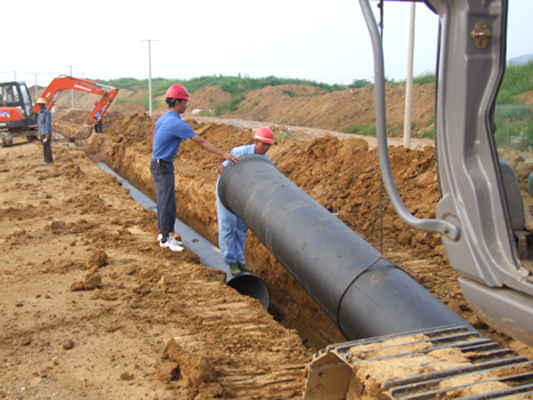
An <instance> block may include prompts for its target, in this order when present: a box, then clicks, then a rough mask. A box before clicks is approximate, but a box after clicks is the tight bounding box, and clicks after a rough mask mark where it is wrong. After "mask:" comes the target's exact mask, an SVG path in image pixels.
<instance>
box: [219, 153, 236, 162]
mask: <svg viewBox="0 0 533 400" xmlns="http://www.w3.org/2000/svg"><path fill="white" fill-rule="evenodd" d="M222 157H224V159H225V160H229V162H230V163H232V164H237V163H238V162H239V157H237V156H234V155H233V154H229V153H224V155H223V156H222Z"/></svg>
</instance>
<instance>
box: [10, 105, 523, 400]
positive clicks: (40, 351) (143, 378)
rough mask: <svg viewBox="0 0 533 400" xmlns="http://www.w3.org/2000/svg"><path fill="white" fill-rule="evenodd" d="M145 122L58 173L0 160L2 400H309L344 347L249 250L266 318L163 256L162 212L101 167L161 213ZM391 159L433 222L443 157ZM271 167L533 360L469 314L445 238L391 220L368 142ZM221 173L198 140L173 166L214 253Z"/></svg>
mask: <svg viewBox="0 0 533 400" xmlns="http://www.w3.org/2000/svg"><path fill="white" fill-rule="evenodd" d="M84 116H85V113H84V112H75V111H73V112H71V113H68V114H66V115H65V116H64V117H62V118H61V120H57V121H55V123H54V129H55V131H56V132H58V133H61V134H63V135H64V136H65V137H70V136H73V135H75V133H76V132H77V131H78V130H79V127H80V123H81V121H83V118H84ZM187 120H188V121H189V123H190V124H191V126H192V127H193V129H194V130H195V131H196V132H197V133H198V134H199V135H201V136H202V137H204V138H206V139H207V140H209V141H211V142H212V143H214V144H215V145H216V146H217V147H219V148H221V149H224V150H230V149H231V148H233V147H235V146H237V145H241V144H245V143H249V142H250V140H251V137H252V130H251V129H248V128H246V127H240V126H235V124H226V123H218V122H216V121H211V122H207V123H206V122H200V121H199V120H195V119H193V118H192V117H187ZM153 123H154V120H152V119H151V118H149V117H148V116H146V115H145V114H144V113H134V114H131V115H123V114H121V113H118V112H109V113H108V114H107V115H106V119H105V120H104V132H105V133H104V134H101V135H95V134H93V135H92V136H91V137H90V138H89V139H87V140H85V141H78V142H76V144H77V146H75V145H74V143H72V142H69V141H67V140H61V138H59V140H57V141H54V143H53V149H54V156H55V163H54V164H53V165H46V166H45V165H42V148H41V145H40V144H39V143H38V142H33V143H22V144H19V145H17V146H14V147H11V148H3V149H0V154H1V157H0V159H1V161H2V164H1V165H2V167H1V169H0V179H1V187H2V197H1V205H0V237H1V239H2V243H3V246H2V261H3V262H2V263H0V285H1V288H2V290H1V291H0V303H1V304H2V307H1V309H0V327H1V331H0V333H1V335H0V344H1V346H0V360H1V361H2V364H0V375H1V376H2V377H3V378H2V380H1V381H0V398H1V397H4V398H13V399H15V398H17V399H18V398H53V397H56V398H82V397H83V398H89V399H97V398H98V399H101V398H150V399H171V398H186V399H203V398H272V399H274V398H276V399H279V398H301V394H302V391H303V388H304V383H305V366H306V364H307V363H308V362H309V361H310V360H311V357H312V354H313V352H315V351H317V350H319V349H322V348H323V347H325V346H326V345H327V344H330V343H336V342H341V341H344V338H343V337H342V335H341V333H340V332H339V330H338V329H337V328H336V326H335V325H334V324H333V323H332V322H331V321H330V320H329V318H327V317H326V315H325V314H324V313H323V312H322V310H321V309H320V308H319V307H318V306H317V305H316V304H315V303H314V301H313V300H312V299H311V298H310V296H309V295H308V294H307V293H306V292H305V291H304V290H303V289H302V288H301V287H300V286H299V285H298V284H297V283H296V282H295V280H294V279H293V278H292V277H291V276H290V275H289V274H288V273H287V272H286V271H285V269H284V268H283V267H282V266H281V265H280V264H279V263H278V262H277V261H276V260H275V258H274V257H273V256H272V255H271V254H270V253H269V252H268V251H267V250H266V249H265V248H264V246H263V245H262V244H261V243H259V241H258V240H257V239H256V238H255V237H254V236H253V234H250V235H249V237H248V241H247V251H246V257H247V261H248V262H249V263H250V264H251V265H252V266H253V267H254V270H255V272H256V274H257V275H258V276H260V277H261V278H262V279H263V280H264V281H265V282H266V283H267V285H268V286H269V288H270V291H271V307H270V310H268V311H269V312H267V310H265V309H264V308H263V307H262V306H261V305H260V304H259V303H258V302H257V301H255V300H254V299H251V298H249V297H246V296H242V295H240V294H238V293H237V292H236V291H235V290H233V289H231V288H229V287H228V286H227V285H225V284H224V277H223V276H221V272H220V271H217V270H212V269H210V268H205V267H203V266H202V265H200V264H199V262H198V257H197V256H196V255H194V254H193V253H192V252H191V251H189V250H188V249H186V250H185V251H184V252H182V253H172V252H170V251H168V250H167V249H161V248H159V246H158V244H157V242H156V240H155V238H156V235H157V222H156V216H155V213H154V212H152V211H148V210H145V209H143V207H142V206H140V205H139V204H136V203H135V202H134V201H133V200H132V199H131V197H130V196H129V194H128V192H127V190H126V189H124V188H123V187H122V186H121V185H120V183H119V182H118V181H117V180H116V179H115V178H112V177H111V176H109V175H108V174H106V173H105V172H103V171H101V170H100V168H98V167H97V166H96V165H95V164H94V163H93V162H92V161H91V160H93V161H104V162H106V163H107V164H108V165H109V166H110V167H111V168H112V169H113V170H115V171H116V172H117V173H119V174H120V175H121V176H123V177H124V178H125V179H127V180H129V181H130V182H131V183H132V184H134V185H135V186H136V187H137V188H139V189H140V190H142V191H143V192H144V193H146V194H147V195H149V196H150V197H152V198H154V189H153V183H152V180H151V176H150V172H149V168H148V165H149V159H150V153H151V151H150V150H151V140H152V132H153ZM276 134H277V137H280V136H283V135H282V132H280V131H276ZM339 137H341V138H342V140H340V139H339ZM390 153H391V163H392V166H393V170H394V171H395V172H394V176H395V179H396V182H397V185H398V189H399V192H400V194H401V195H402V197H403V199H404V201H405V203H406V206H407V208H408V209H409V210H410V211H411V212H413V213H414V214H415V215H416V216H417V217H420V218H423V217H432V216H434V212H435V211H434V210H435V206H436V203H437V201H438V197H439V195H438V186H437V178H436V169H435V168H436V165H435V153H434V148H433V147H432V146H424V147H418V148H416V149H414V150H406V149H404V148H402V147H391V148H390ZM269 154H270V156H271V158H272V160H273V162H274V163H275V164H276V165H277V167H278V168H279V170H280V171H281V172H282V173H283V174H285V175H286V176H287V177H288V178H290V179H291V180H292V181H293V182H295V183H296V184H297V185H298V186H300V187H301V188H302V189H303V190H304V191H306V192H307V193H309V194H310V195H311V196H312V197H313V198H315V199H316V200H317V201H318V202H319V203H321V204H322V205H323V206H324V207H325V208H326V209H327V210H329V211H330V212H332V213H334V214H335V215H337V216H338V218H339V219H340V220H342V221H343V222H344V223H345V224H347V225H348V226H349V227H350V228H351V229H353V230H354V231H356V232H357V233H358V234H359V235H361V236H362V237H363V238H364V239H366V240H367V241H368V242H370V243H371V244H372V245H374V246H375V247H376V248H380V247H382V248H383V252H384V254H385V255H386V256H387V257H388V258H390V259H391V260H392V261H393V262H395V263H396V264H398V265H399V266H400V267H401V268H403V269H404V270H406V271H407V272H408V273H409V274H410V275H411V276H413V278H415V279H416V280H417V281H418V282H419V283H420V284H421V285H423V286H424V287H425V288H426V289H428V290H429V291H430V292H432V293H433V294H434V295H435V296H436V297H437V298H439V299H440V300H441V301H442V302H443V303H445V304H446V305H448V306H449V307H450V308H451V309H452V310H453V311H455V312H456V313H457V314H459V315H460V316H461V317H463V318H464V319H465V320H466V321H467V322H469V323H470V324H471V325H473V326H474V327H476V328H477V329H478V330H479V331H480V332H481V333H482V334H484V335H485V336H487V337H489V338H491V339H492V340H494V341H496V342H499V343H500V344H501V346H502V347H505V348H509V347H510V348H511V349H513V350H514V351H515V352H516V353H517V354H520V355H524V356H526V357H527V358H529V359H530V360H531V359H533V355H532V353H531V349H530V348H529V347H528V346H525V345H522V344H521V343H519V342H516V341H514V340H512V339H511V338H509V337H507V336H505V335H504V334H502V333H501V332H498V331H496V330H494V329H492V328H490V327H488V326H487V325H485V324H484V323H483V322H482V321H480V320H479V319H478V318H477V316H476V315H475V314H474V313H473V312H472V310H471V309H470V307H469V306H468V303H467V302H466V300H465V299H464V297H463V296H462V294H461V291H460V289H459V286H458V283H457V276H456V274H455V273H454V272H453V270H452V269H451V267H450V266H449V264H448V262H447V259H446V255H445V252H444V249H443V248H442V246H441V245H440V239H439V237H438V235H429V234H424V233H420V232H417V231H414V230H412V229H410V228H409V227H407V226H406V225H405V224H403V222H401V221H400V220H399V219H398V217H397V216H396V214H395V213H394V211H393V210H392V208H391V205H390V203H388V201H387V200H386V199H385V200H384V203H383V209H384V214H383V217H382V216H381V213H380V208H381V207H380V192H381V177H380V174H379V168H378V160H377V154H376V151H375V149H372V146H370V147H369V145H368V142H367V140H365V139H361V138H356V137H353V136H351V135H335V134H334V132H332V134H331V135H323V136H322V135H318V136H305V137H303V136H302V137H296V138H292V139H291V140H282V139H279V140H276V143H275V145H274V146H273V147H272V148H271V150H270V151H269ZM88 156H89V157H88ZM507 158H508V159H509V160H510V161H511V163H512V165H513V167H514V169H515V171H516V172H517V175H518V178H519V180H520V184H521V189H522V191H523V194H524V198H526V197H525V196H526V194H527V191H526V186H525V182H526V180H527V175H528V173H529V172H530V171H531V167H529V165H528V164H527V163H526V162H525V161H524V158H523V156H522V155H521V154H518V153H512V154H511V153H510V154H508V157H507ZM220 161H221V160H220V159H219V158H217V157H216V156H214V155H212V154H210V153H208V152H205V151H203V150H201V149H200V148H199V147H198V146H196V145H195V144H194V143H191V142H190V141H189V142H186V143H184V144H183V145H182V148H181V149H180V154H179V157H177V159H176V160H175V167H176V196H177V213H178V218H179V219H180V220H182V221H183V222H184V223H186V224H188V225H189V226H190V227H191V228H193V229H194V230H195V231H197V232H198V233H199V234H201V235H202V236H204V237H205V238H207V239H208V240H210V241H211V242H212V243H214V244H216V243H217V218H216V206H215V193H214V188H215V182H216V179H217V172H216V166H217V165H218V163H219V162H220ZM527 196H528V195H527ZM382 220H383V223H381V221H382ZM382 232H383V234H382Z"/></svg>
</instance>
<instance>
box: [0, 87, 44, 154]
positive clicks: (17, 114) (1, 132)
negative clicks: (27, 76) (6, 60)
mask: <svg viewBox="0 0 533 400" xmlns="http://www.w3.org/2000/svg"><path fill="white" fill-rule="evenodd" d="M36 129H37V122H36V119H35V115H34V113H33V105H32V101H31V96H30V92H29V91H28V87H27V86H26V84H25V83H24V82H15V81H12V82H4V83H0V136H1V137H2V146H4V145H7V144H12V143H13V138H14V137H18V136H26V137H27V138H28V140H31V139H33V138H34V137H35V136H36V135H37V134H36Z"/></svg>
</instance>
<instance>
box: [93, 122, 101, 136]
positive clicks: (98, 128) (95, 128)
mask: <svg viewBox="0 0 533 400" xmlns="http://www.w3.org/2000/svg"><path fill="white" fill-rule="evenodd" d="M94 131H95V132H96V133H102V120H101V119H99V120H98V122H97V123H96V125H95V126H94Z"/></svg>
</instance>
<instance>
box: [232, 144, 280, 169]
mask: <svg viewBox="0 0 533 400" xmlns="http://www.w3.org/2000/svg"><path fill="white" fill-rule="evenodd" d="M254 153H255V144H247V145H244V146H239V147H234V148H233V149H232V150H231V154H233V155H234V156H237V157H242V156H245V155H246V154H254ZM260 155H262V156H265V157H266V158H268V159H269V160H270V157H269V156H268V154H266V153H265V154H260ZM229 163H230V161H229V160H224V162H223V163H222V164H223V165H224V168H226V167H227V166H228V165H229Z"/></svg>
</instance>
